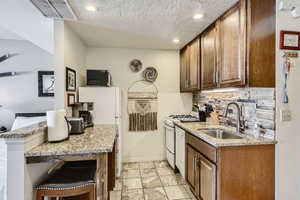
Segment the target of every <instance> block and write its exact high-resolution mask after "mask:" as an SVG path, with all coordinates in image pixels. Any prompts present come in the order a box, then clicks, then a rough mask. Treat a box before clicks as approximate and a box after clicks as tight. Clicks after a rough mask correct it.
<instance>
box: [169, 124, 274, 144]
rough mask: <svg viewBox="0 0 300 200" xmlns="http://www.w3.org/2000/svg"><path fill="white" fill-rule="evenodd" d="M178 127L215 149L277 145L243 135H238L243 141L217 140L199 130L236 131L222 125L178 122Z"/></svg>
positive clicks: (267, 140)
mask: <svg viewBox="0 0 300 200" xmlns="http://www.w3.org/2000/svg"><path fill="white" fill-rule="evenodd" d="M175 124H176V125H177V126H179V127H181V128H182V129H184V130H185V131H187V132H189V133H190V134H192V135H194V136H196V137H198V138H200V139H202V140H204V141H205V142H206V143H208V144H211V145H212V146H214V147H224V146H247V145H266V144H276V143H277V141H275V140H270V139H266V138H262V137H260V138H255V137H253V136H250V135H241V134H237V135H239V136H241V137H243V138H242V139H217V138H213V137H211V136H208V135H206V134H205V133H204V132H203V131H201V130H199V129H218V128H220V129H225V130H228V131H233V132H234V131H235V128H234V127H226V126H222V125H212V124H209V123H205V122H204V123H203V122H192V123H181V122H176V123H175Z"/></svg>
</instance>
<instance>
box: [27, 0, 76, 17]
mask: <svg viewBox="0 0 300 200" xmlns="http://www.w3.org/2000/svg"><path fill="white" fill-rule="evenodd" d="M30 1H31V3H32V4H33V5H34V6H35V7H36V8H37V9H39V11H40V12H41V13H42V14H43V15H44V16H45V17H48V18H54V19H63V20H64V19H66V20H77V16H76V15H75V13H74V11H73V10H72V8H71V6H70V4H69V2H68V1H67V0H30Z"/></svg>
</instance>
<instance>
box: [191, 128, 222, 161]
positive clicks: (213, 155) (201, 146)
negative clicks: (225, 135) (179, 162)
mask: <svg viewBox="0 0 300 200" xmlns="http://www.w3.org/2000/svg"><path fill="white" fill-rule="evenodd" d="M186 143H188V144H189V145H191V146H192V147H194V148H195V149H196V150H197V151H199V152H200V153H202V154H203V155H204V156H206V157H207V158H208V159H210V160H211V161H213V162H214V163H216V162H217V149H216V148H214V147H213V146H211V145H209V144H207V143H205V142H204V141H202V140H201V139H199V138H196V137H195V136H192V135H191V134H186Z"/></svg>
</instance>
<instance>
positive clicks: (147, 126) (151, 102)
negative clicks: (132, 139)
mask: <svg viewBox="0 0 300 200" xmlns="http://www.w3.org/2000/svg"><path fill="white" fill-rule="evenodd" d="M138 84H141V85H144V86H151V88H152V89H151V90H152V91H151V90H150V91H148V90H147V91H141V90H143V89H142V88H140V89H139V90H136V88H135V87H136V86H137V85H138ZM157 94H158V90H157V87H156V85H155V84H154V83H149V82H147V81H144V80H141V81H136V82H134V83H133V84H132V85H131V86H130V87H129V88H128V91H127V96H128V103H127V111H128V115H129V131H153V130H157V104H158V98H157Z"/></svg>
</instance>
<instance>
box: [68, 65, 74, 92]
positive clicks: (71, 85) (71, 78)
mask: <svg viewBox="0 0 300 200" xmlns="http://www.w3.org/2000/svg"><path fill="white" fill-rule="evenodd" d="M66 90H67V91H68V92H75V91H76V71H75V70H74V69H71V68H68V67H66Z"/></svg>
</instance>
